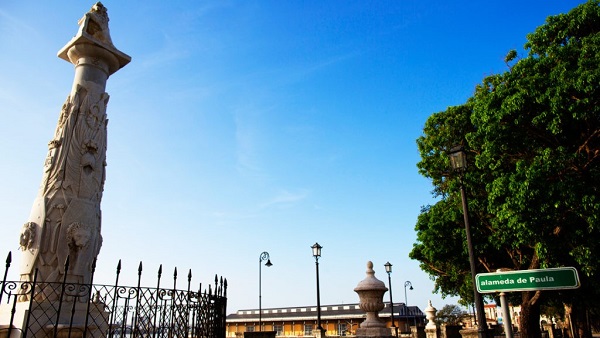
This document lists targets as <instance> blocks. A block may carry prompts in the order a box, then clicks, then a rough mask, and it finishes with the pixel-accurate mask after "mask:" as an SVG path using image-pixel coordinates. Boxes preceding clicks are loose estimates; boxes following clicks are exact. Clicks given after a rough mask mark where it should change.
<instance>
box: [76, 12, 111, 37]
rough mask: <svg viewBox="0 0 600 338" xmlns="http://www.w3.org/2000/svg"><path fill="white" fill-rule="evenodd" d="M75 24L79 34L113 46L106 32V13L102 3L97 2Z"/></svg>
mask: <svg viewBox="0 0 600 338" xmlns="http://www.w3.org/2000/svg"><path fill="white" fill-rule="evenodd" d="M77 23H78V24H79V26H80V32H85V33H86V34H88V35H90V36H91V37H92V38H94V39H96V40H98V41H101V42H103V43H105V44H108V45H111V46H112V45H113V43H112V40H111V39H110V31H109V30H108V11H107V10H106V7H104V5H102V3H100V2H97V3H96V4H95V5H94V6H92V9H90V11H89V12H87V13H85V14H84V16H83V17H82V18H81V19H79V21H78V22H77Z"/></svg>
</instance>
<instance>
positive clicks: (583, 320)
mask: <svg viewBox="0 0 600 338" xmlns="http://www.w3.org/2000/svg"><path fill="white" fill-rule="evenodd" d="M571 325H573V331H574V332H575V337H576V338H592V332H591V330H590V326H589V323H588V321H587V316H586V308H585V307H584V306H583V305H577V304H573V305H572V306H571Z"/></svg>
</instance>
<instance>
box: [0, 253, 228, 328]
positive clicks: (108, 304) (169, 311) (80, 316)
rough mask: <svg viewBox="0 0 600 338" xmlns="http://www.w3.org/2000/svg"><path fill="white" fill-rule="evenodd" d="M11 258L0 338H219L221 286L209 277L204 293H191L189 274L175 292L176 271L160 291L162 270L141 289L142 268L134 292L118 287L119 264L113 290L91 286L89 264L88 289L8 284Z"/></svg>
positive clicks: (0, 307) (2, 294) (0, 299)
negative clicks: (183, 286)
mask: <svg viewBox="0 0 600 338" xmlns="http://www.w3.org/2000/svg"><path fill="white" fill-rule="evenodd" d="M10 265H11V253H10V252H9V254H8V257H7V259H6V270H5V272H4V277H3V279H2V285H1V289H0V338H3V337H7V338H26V337H35V338H40V337H44V338H46V337H48V338H58V337H65V338H71V337H73V338H75V337H82V338H86V337H94V338H96V337H108V338H117V337H127V338H137V337H140V338H141V337H144V338H146V337H152V338H163V337H165V338H188V337H198V338H224V337H225V317H226V306H227V280H226V279H225V280H224V279H223V277H221V278H220V279H219V278H218V277H217V276H215V281H214V285H213V284H209V285H208V289H207V290H206V289H205V290H204V292H202V291H201V289H202V284H200V287H199V288H198V291H192V289H191V280H192V272H191V270H190V271H189V273H188V275H187V289H185V290H179V289H177V283H176V282H177V268H175V271H174V273H173V283H172V287H161V278H162V265H161V266H160V267H159V270H158V278H157V283H156V287H142V286H140V281H141V277H142V263H141V262H140V265H139V268H138V280H137V286H135V287H132V286H121V285H119V276H120V273H121V261H119V264H118V265H117V272H116V279H115V282H114V284H113V285H102V284H93V283H92V282H93V280H94V272H95V261H94V262H93V264H92V274H91V278H90V282H89V283H88V284H80V283H69V282H68V281H67V279H66V276H67V275H68V269H69V258H68V257H67V261H66V262H65V270H64V271H65V273H64V279H63V281H62V282H56V283H48V282H43V283H42V282H38V281H37V275H38V273H37V270H36V271H35V273H34V276H33V280H32V281H9V280H7V275H8V271H9V268H10Z"/></svg>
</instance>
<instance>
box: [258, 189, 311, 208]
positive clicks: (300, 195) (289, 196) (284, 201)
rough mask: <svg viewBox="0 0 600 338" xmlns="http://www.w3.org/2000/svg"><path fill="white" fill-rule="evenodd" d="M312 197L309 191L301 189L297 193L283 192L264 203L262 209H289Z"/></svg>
mask: <svg viewBox="0 0 600 338" xmlns="http://www.w3.org/2000/svg"><path fill="white" fill-rule="evenodd" d="M309 195H310V191H308V190H307V189H300V190H299V191H296V192H291V191H288V190H281V191H280V192H279V193H278V194H277V195H276V196H274V197H273V198H271V199H269V200H268V201H266V202H264V203H262V204H261V205H260V207H261V208H262V209H265V208H289V207H291V206H293V205H295V204H296V203H298V202H300V201H303V200H305V199H306V198H308V196H309Z"/></svg>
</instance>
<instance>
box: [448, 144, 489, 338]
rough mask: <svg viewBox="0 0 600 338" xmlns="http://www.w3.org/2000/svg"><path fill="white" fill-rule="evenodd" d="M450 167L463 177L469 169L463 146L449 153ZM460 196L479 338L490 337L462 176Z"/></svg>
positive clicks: (453, 148) (454, 148)
mask: <svg viewBox="0 0 600 338" xmlns="http://www.w3.org/2000/svg"><path fill="white" fill-rule="evenodd" d="M448 156H449V158H450V165H451V166H452V169H453V170H454V171H456V172H459V173H460V174H461V175H462V174H464V172H465V171H466V169H467V154H466V152H465V149H464V148H463V146H455V147H452V149H450V151H449V152H448ZM460 196H461V200H462V208H463V217H464V222H465V233H466V237H467V249H468V251H469V264H470V266H471V282H472V283H473V299H474V301H475V311H476V312H477V318H478V320H477V335H478V337H479V338H486V337H488V334H489V332H488V330H487V322H486V319H485V309H484V307H483V297H481V294H480V293H479V292H477V283H476V277H475V276H476V275H477V269H476V266H475V253H474V250H473V239H472V237H471V226H470V225H469V205H468V203H467V195H466V194H465V187H464V184H463V180H462V176H461V177H460Z"/></svg>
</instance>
